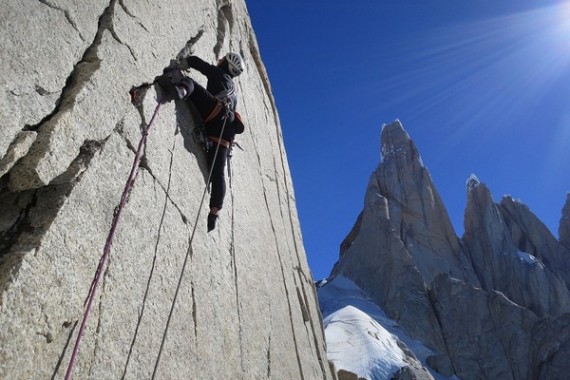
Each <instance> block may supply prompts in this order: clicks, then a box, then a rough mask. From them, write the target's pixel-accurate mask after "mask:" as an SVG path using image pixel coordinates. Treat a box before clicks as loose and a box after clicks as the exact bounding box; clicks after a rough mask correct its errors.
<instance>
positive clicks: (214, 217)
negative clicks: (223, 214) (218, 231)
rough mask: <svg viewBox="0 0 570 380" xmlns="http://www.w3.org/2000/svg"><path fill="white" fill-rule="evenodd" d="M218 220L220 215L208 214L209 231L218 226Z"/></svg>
mask: <svg viewBox="0 0 570 380" xmlns="http://www.w3.org/2000/svg"><path fill="white" fill-rule="evenodd" d="M217 220H218V215H214V214H208V232H210V231H212V230H213V229H214V228H216V221H217Z"/></svg>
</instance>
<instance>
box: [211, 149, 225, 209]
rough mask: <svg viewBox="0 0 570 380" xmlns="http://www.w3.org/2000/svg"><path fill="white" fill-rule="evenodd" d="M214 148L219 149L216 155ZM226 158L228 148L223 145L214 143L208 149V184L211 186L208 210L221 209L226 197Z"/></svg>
mask: <svg viewBox="0 0 570 380" xmlns="http://www.w3.org/2000/svg"><path fill="white" fill-rule="evenodd" d="M216 147H219V148H218V154H217V155H216ZM227 157H228V148H226V147H225V146H223V145H218V144H217V143H214V145H213V146H211V147H210V149H208V166H209V167H210V170H212V177H211V178H210V183H211V184H212V189H211V192H210V208H212V207H216V208H218V209H221V208H222V205H223V203H224V197H225V195H226V177H225V174H224V173H225V168H226V160H227Z"/></svg>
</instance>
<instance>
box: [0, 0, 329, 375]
mask: <svg viewBox="0 0 570 380" xmlns="http://www.w3.org/2000/svg"><path fill="white" fill-rule="evenodd" d="M1 8H2V12H0V32H1V33H0V36H1V37H0V38H1V44H2V54H1V58H0V59H1V60H2V61H1V63H2V68H3V69H2V71H1V72H0V83H2V88H3V90H2V91H1V92H0V116H1V118H2V121H3V125H2V128H0V176H1V178H0V205H1V206H0V208H1V210H2V212H1V214H0V293H1V299H0V341H2V345H1V347H0V363H2V364H1V366H0V378H2V379H16V378H21V379H32V378H34V379H45V378H62V377H63V373H64V372H65V370H66V366H67V363H68V362H69V358H70V353H71V352H70V351H71V349H72V347H73V343H74V342H75V338H76V335H77V330H78V321H79V320H80V318H81V316H82V314H83V311H84V305H83V302H84V300H85V297H86V296H87V293H88V290H89V287H90V284H91V280H92V278H93V275H94V271H95V268H96V266H97V264H98V261H99V258H100V256H101V253H102V249H103V246H104V242H105V239H106V236H107V232H108V230H109V227H110V222H111V219H112V217H113V210H114V208H115V206H116V205H117V204H118V201H119V198H120V195H121V191H122V189H123V186H124V183H125V181H126V179H127V176H128V172H129V170H130V165H131V164H132V161H133V158H134V150H135V147H136V146H137V144H138V140H139V138H140V136H141V128H142V126H143V125H144V124H145V123H147V122H148V121H149V119H150V116H151V114H152V112H153V110H154V108H155V106H156V96H157V93H156V89H155V88H153V87H151V88H150V89H149V90H148V92H147V93H146V95H145V96H144V98H143V101H142V103H141V105H140V106H139V107H136V108H135V107H134V106H133V105H131V103H130V101H129V100H130V99H129V95H128V91H129V89H130V88H131V86H133V85H140V84H142V83H144V82H149V81H152V79H153V78H154V77H155V76H156V75H157V74H159V73H161V72H162V69H163V68H164V67H165V66H167V65H168V64H169V61H170V59H172V58H174V57H175V56H176V55H177V54H179V53H188V52H194V53H195V54H197V55H199V56H201V57H202V58H204V59H206V60H209V61H211V62H215V61H216V60H217V59H218V58H220V57H221V55H223V54H225V52H227V51H229V50H233V51H237V52H239V53H241V54H242V55H243V56H244V58H245V60H246V72H245V73H244V74H243V75H242V76H240V77H239V79H238V80H237V85H238V89H239V92H240V95H241V100H240V105H239V107H240V111H241V113H242V115H243V117H244V119H245V120H246V124H247V127H248V129H247V131H246V133H245V134H244V135H242V136H241V137H240V141H239V143H240V145H241V146H242V147H243V150H239V149H237V150H236V151H235V154H234V159H233V167H232V169H233V178H232V183H231V188H230V189H228V194H227V197H226V203H225V207H224V209H223V210H222V214H221V217H220V222H219V227H218V228H217V229H216V230H215V231H214V232H212V233H210V234H206V226H205V210H202V214H201V215H200V217H198V212H199V206H200V197H201V195H202V192H203V189H204V186H205V176H206V172H205V171H206V168H205V167H206V164H205V157H204V155H203V152H202V150H201V148H200V146H199V144H198V143H197V141H195V140H194V138H193V135H192V132H191V130H192V128H195V127H196V120H195V119H194V118H193V114H192V110H191V109H190V108H189V107H187V105H186V104H183V103H169V104H166V105H164V106H163V107H162V108H161V111H160V114H159V116H158V119H157V121H156V122H155V124H154V126H153V129H152V130H151V132H150V135H149V139H148V146H147V148H146V151H145V154H144V157H143V160H142V163H141V166H140V168H139V175H138V178H137V180H136V182H135V186H134V189H133V191H132V194H131V198H130V201H129V203H128V205H127V207H126V209H125V210H124V213H123V216H122V219H121V224H120V225H119V228H118V231H117V236H116V237H115V240H114V244H113V249H112V252H111V255H110V258H109V262H108V266H107V269H106V271H105V272H104V275H103V278H102V281H101V284H100V286H99V288H98V292H97V297H96V302H95V305H94V307H93V309H92V311H91V315H90V317H89V321H88V325H87V328H86V331H85V335H84V337H83V340H82V345H81V348H80V351H79V357H78V361H77V362H76V365H75V368H74V378H82V379H103V378H124V379H141V378H161V379H167V378H168V379H186V378H196V379H214V378H243V379H254V378H255V379H262V378H277V379H289V378H291V379H292V378H295V379H328V378H333V376H334V374H333V371H332V370H331V368H330V366H329V364H328V363H327V360H326V357H325V352H326V350H325V348H324V340H323V332H322V326H321V321H320V314H319V311H318V308H317V304H316V298H315V294H314V287H313V282H312V278H311V274H310V271H309V268H308V266H307V262H306V258H305V253H304V250H303V244H302V239H301V235H300V229H299V224H298V217H297V214H296V209H295V198H294V194H293V188H292V184H291V179H290V174H289V168H288V165H287V158H286V154H285V151H284V148H283V142H282V136H281V131H280V124H279V119H278V115H277V110H276V109H275V105H274V101H273V97H272V94H271V87H270V84H269V81H268V78H267V74H266V72H265V69H264V66H263V63H262V61H261V58H260V54H259V50H258V47H257V43H256V39H255V35H254V32H253V30H252V27H251V24H250V21H249V16H248V13H247V9H246V6H245V3H244V1H240V0H236V1H231V2H230V1H227V0H201V1H192V2H186V1H171V2H168V3H164V2H160V1H151V2H140V1H133V0H118V1H117V0H107V1H97V0H95V1H88V2H83V1H60V0H41V1H38V2H27V3H22V2H15V1H7V2H3V3H2V6H1ZM191 74H192V75H193V76H194V77H195V78H196V79H197V80H198V81H200V82H202V83H204V82H205V78H203V77H201V76H200V75H199V74H198V73H196V72H192V73H191ZM195 228H197V230H196V233H195V235H194V238H193V239H192V240H191V239H190V237H191V236H192V232H193V231H194V229H195Z"/></svg>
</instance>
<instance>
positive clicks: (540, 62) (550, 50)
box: [367, 3, 570, 154]
mask: <svg viewBox="0 0 570 380" xmlns="http://www.w3.org/2000/svg"><path fill="white" fill-rule="evenodd" d="M411 51H412V52H411ZM399 54H403V55H406V56H410V57H413V58H409V59H408V60H409V61H408V62H407V64H402V65H400V66H398V67H395V68H394V72H393V73H390V74H391V75H389V76H388V78H386V76H384V77H383V78H382V79H379V80H373V81H369V86H370V87H369V88H368V89H367V91H374V89H376V91H377V89H378V88H381V91H382V92H383V93H384V94H390V96H389V97H385V98H388V99H387V101H386V102H384V104H383V108H384V109H388V110H389V109H391V108H394V109H398V108H399V107H398V106H399V105H400V104H404V103H405V104H409V103H410V102H411V103H412V104H414V107H413V108H412V109H409V107H408V108H407V109H406V110H405V115H399V117H402V118H404V120H407V121H416V120H417V121H418V122H419V121H421V119H423V115H425V114H427V113H433V112H434V111H435V112H439V113H441V115H442V117H441V118H442V119H443V118H444V119H445V120H446V121H447V123H446V124H447V126H443V125H442V126H439V128H443V129H444V130H442V132H445V134H444V135H445V136H446V139H445V141H444V142H443V145H444V146H450V147H452V146H454V145H456V144H459V143H461V142H462V141H463V139H464V138H465V136H466V135H467V134H468V133H469V132H470V131H472V130H473V129H475V128H480V127H481V123H483V120H486V119H488V117H489V115H493V123H494V125H493V128H492V129H490V130H488V131H487V133H488V138H493V137H494V136H495V134H497V133H501V132H503V133H504V132H505V131H504V129H509V128H513V126H514V125H515V124H516V123H517V122H521V120H520V115H519V114H520V111H521V110H527V109H528V108H529V107H540V104H541V102H542V101H543V99H544V97H545V96H547V95H548V94H549V92H550V90H551V89H552V88H553V87H554V86H560V85H562V84H561V83H560V80H561V79H562V78H564V74H565V73H567V72H568V70H569V68H570V3H564V4H559V5H555V6H550V7H546V8H539V9H534V10H531V11H527V12H523V13H518V14H512V15H508V16H503V17H498V18H493V19H487V20H483V21H478V22H474V23H469V24H461V25H455V26H453V27H447V28H441V29H438V30H436V31H433V32H432V33H429V34H426V35H425V36H423V37H422V39H421V40H418V41H413V42H411V43H410V44H409V45H407V46H400V48H399V49H398V50H396V51H394V52H392V53H391V55H392V56H398V55H399ZM418 63H420V64H419V65H418ZM410 67H412V68H413V69H408V68H410ZM418 67H420V69H418ZM566 79H567V77H566ZM568 86H570V84H568ZM445 128H448V130H445ZM442 154H445V152H444V151H442Z"/></svg>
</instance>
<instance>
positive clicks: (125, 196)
mask: <svg viewBox="0 0 570 380" xmlns="http://www.w3.org/2000/svg"><path fill="white" fill-rule="evenodd" d="M159 108H160V103H158V104H157V106H156V108H155V110H154V113H153V114H152V118H151V119H150V121H149V123H148V125H147V126H146V127H145V128H144V130H143V132H142V136H141V139H140V141H139V146H138V149H137V153H136V155H135V160H134V161H133V166H132V168H131V174H130V175H129V179H128V180H127V183H126V184H125V189H124V190H123V195H121V201H120V202H119V205H118V206H117V207H116V208H115V213H114V215H113V222H112V223H111V230H110V231H109V235H108V236H107V241H106V242H105V248H104V249H103V255H102V256H101V259H100V260H99V266H98V267H97V271H96V272H95V276H94V277H93V282H92V283H91V288H90V289H89V295H88V302H87V306H86V307H85V312H84V314H83V320H82V321H81V326H80V328H79V332H78V333H77V340H76V341H75V345H74V347H73V353H72V354H71V359H70V360H69V365H68V366H67V372H66V373H65V380H69V379H70V378H71V372H72V371H73V365H74V364H75V359H76V357H77V353H78V351H79V344H80V342H81V337H82V336H83V330H84V329H85V325H86V323H87V318H88V317H89V312H90V311H91V305H92V303H93V300H94V299H95V291H96V290H97V285H98V284H99V279H100V278H101V273H103V269H104V267H105V263H106V262H107V258H108V257H109V253H110V252H111V245H112V244H113V237H114V236H115V231H116V230H117V225H118V224H119V218H120V217H121V212H122V211H123V208H124V207H125V205H126V204H127V202H128V200H129V196H130V194H131V190H132V189H133V185H134V183H135V178H136V176H137V174H138V168H139V164H140V161H141V158H142V154H143V150H144V147H145V146H146V139H147V136H148V131H149V130H150V128H151V127H152V124H153V122H154V119H155V118H156V115H157V114H158V110H159Z"/></svg>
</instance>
